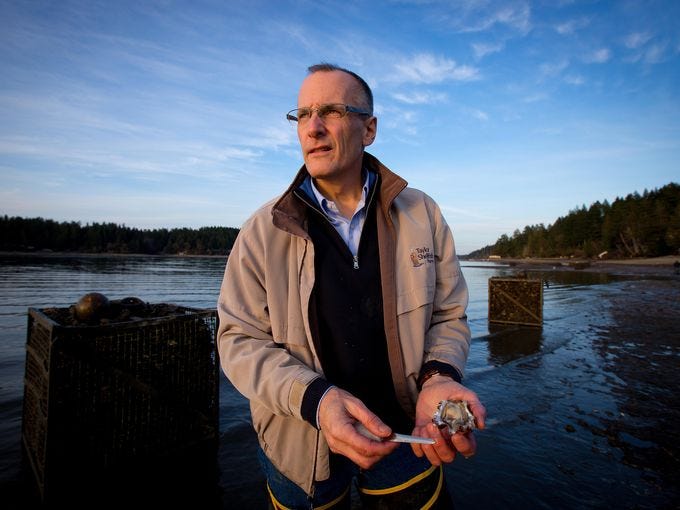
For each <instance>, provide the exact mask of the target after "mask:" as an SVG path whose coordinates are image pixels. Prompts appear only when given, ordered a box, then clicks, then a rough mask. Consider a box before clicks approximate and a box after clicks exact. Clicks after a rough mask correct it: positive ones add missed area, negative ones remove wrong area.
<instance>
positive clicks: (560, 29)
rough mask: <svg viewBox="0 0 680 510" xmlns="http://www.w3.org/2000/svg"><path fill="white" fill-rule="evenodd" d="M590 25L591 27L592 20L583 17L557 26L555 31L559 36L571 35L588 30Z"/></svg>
mask: <svg viewBox="0 0 680 510" xmlns="http://www.w3.org/2000/svg"><path fill="white" fill-rule="evenodd" d="M588 25H590V18H586V17H583V18H578V19H570V20H568V21H565V22H563V23H559V24H558V25H556V26H555V31H556V32H557V33H558V34H562V35H570V34H573V33H574V32H577V31H578V30H582V29H584V28H586V27H587V26H588Z"/></svg>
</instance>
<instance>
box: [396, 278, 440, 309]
mask: <svg viewBox="0 0 680 510" xmlns="http://www.w3.org/2000/svg"><path fill="white" fill-rule="evenodd" d="M434 289H435V288H434V285H421V286H419V287H416V288H413V289H411V290H409V291H408V292H403V293H400V294H399V295H398V296H397V314H398V315H401V314H404V313H408V312H410V311H413V310H415V309H417V308H420V307H421V306H428V305H432V303H433V301H434Z"/></svg>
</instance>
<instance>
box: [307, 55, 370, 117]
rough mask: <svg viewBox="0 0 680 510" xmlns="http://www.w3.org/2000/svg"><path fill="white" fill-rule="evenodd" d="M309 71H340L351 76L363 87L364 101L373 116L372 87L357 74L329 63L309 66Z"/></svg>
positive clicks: (311, 72)
mask: <svg viewBox="0 0 680 510" xmlns="http://www.w3.org/2000/svg"><path fill="white" fill-rule="evenodd" d="M307 71H309V74H314V73H320V72H321V73H328V72H331V71H340V72H343V73H347V74H349V75H350V76H351V77H352V78H354V79H355V80H356V81H357V82H358V83H359V85H360V86H361V90H362V92H363V93H364V99H365V100H366V106H367V107H368V111H369V113H370V114H371V115H373V92H372V91H371V87H369V86H368V83H366V80H364V79H363V78H362V77H361V76H359V75H358V74H357V73H355V72H352V71H350V70H349V69H345V68H344V67H340V66H337V65H335V64H329V63H328V62H322V63H320V64H314V65H313V66H309V67H308V68H307Z"/></svg>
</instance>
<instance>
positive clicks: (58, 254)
mask: <svg viewBox="0 0 680 510" xmlns="http://www.w3.org/2000/svg"><path fill="white" fill-rule="evenodd" d="M0 257H33V258H66V257H81V258H104V257H135V258H140V257H148V258H163V257H166V258H206V259H216V258H223V259H225V260H226V259H227V254H226V253H225V254H218V255H208V254H203V255H197V254H179V253H156V254H149V253H113V252H112V253H108V252H107V253H87V252H75V251H0Z"/></svg>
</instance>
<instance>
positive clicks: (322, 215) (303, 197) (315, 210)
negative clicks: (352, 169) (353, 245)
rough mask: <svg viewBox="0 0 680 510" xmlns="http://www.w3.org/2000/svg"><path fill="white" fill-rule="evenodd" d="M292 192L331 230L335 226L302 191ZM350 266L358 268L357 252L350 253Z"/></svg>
mask: <svg viewBox="0 0 680 510" xmlns="http://www.w3.org/2000/svg"><path fill="white" fill-rule="evenodd" d="M293 193H294V194H295V195H296V196H297V197H298V198H299V199H300V200H302V201H303V202H304V203H305V204H307V205H308V206H309V207H311V209H312V210H313V211H314V212H315V213H316V214H318V215H319V216H321V217H322V218H323V219H324V221H325V222H326V223H328V224H329V225H330V226H331V227H333V230H335V227H334V226H333V224H332V223H331V220H329V219H328V216H326V215H325V214H324V213H323V212H322V211H319V209H317V208H316V207H314V205H313V204H312V203H310V202H309V201H308V200H307V198H306V197H305V196H303V195H304V194H303V193H298V192H297V190H295V191H293ZM372 197H373V195H372V194H371V198H372ZM336 234H337V235H338V236H340V234H338V232H337V231H336ZM343 242H344V240H343ZM359 244H361V239H359ZM347 251H349V248H347ZM350 255H352V253H351V252H350ZM352 268H353V269H359V255H358V254H357V255H352Z"/></svg>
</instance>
